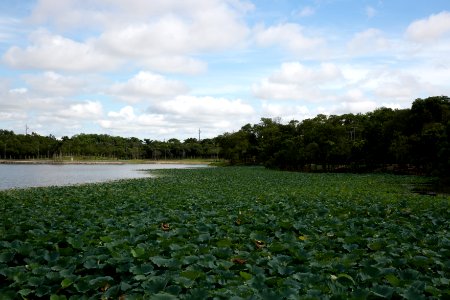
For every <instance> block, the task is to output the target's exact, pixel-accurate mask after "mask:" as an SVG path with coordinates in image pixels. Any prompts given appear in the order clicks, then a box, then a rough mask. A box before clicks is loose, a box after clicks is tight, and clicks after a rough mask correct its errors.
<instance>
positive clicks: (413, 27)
mask: <svg viewBox="0 0 450 300" xmlns="http://www.w3.org/2000/svg"><path fill="white" fill-rule="evenodd" d="M449 34H450V12H448V11H443V12H441V13H438V14H435V15H431V16H429V17H428V18H427V19H421V20H417V21H415V22H413V23H411V24H410V25H409V26H408V28H407V30H406V36H407V37H408V38H409V39H411V40H412V41H414V42H418V43H429V42H433V41H437V40H439V39H440V38H442V37H444V36H446V35H449Z"/></svg>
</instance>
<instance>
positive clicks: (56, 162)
mask: <svg viewBox="0 0 450 300" xmlns="http://www.w3.org/2000/svg"><path fill="white" fill-rule="evenodd" d="M214 162H215V161H214V160H197V159H178V160H140V159H139V160H117V161H115V160H51V159H29V160H28V159H18V160H16V159H2V160H0V164H28V165H32V164H36V165H38V164H39V165H124V164H184V165H209V164H212V163H214Z"/></svg>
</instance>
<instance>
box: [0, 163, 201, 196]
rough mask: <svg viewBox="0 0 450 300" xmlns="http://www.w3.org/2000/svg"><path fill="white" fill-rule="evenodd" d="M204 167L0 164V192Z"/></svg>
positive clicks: (137, 176) (176, 165) (173, 165)
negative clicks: (154, 171)
mask: <svg viewBox="0 0 450 300" xmlns="http://www.w3.org/2000/svg"><path fill="white" fill-rule="evenodd" d="M195 167H206V166H205V165H182V164H124V165H20V164H11V165H8V164H0V190H5V189H11V188H27V187H38V186H54V185H58V186H59V185H73V184H80V183H94V182H105V181H111V180H118V179H130V178H142V177H152V175H151V174H149V172H146V171H144V170H155V169H182V168H195Z"/></svg>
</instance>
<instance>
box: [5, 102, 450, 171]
mask: <svg viewBox="0 0 450 300" xmlns="http://www.w3.org/2000/svg"><path fill="white" fill-rule="evenodd" d="M1 146H3V149H1V150H3V151H0V156H1V157H2V158H3V159H27V158H28V159H29V158H48V159H50V158H55V157H63V156H87V157H104V158H109V159H155V160H158V159H182V158H224V159H227V160H229V161H230V162H231V163H232V164H263V165H265V166H266V167H269V168H277V169H282V170H295V171H297V170H298V171H359V172H360V171H374V170H378V169H386V168H390V169H391V170H393V171H398V172H405V173H417V174H428V175H436V176H443V177H448V176H449V172H450V171H449V170H450V99H449V98H448V97H447V96H435V97H429V98H426V99H420V98H419V99H416V100H415V101H414V102H413V103H412V106H411V108H408V109H390V108H385V107H383V108H379V109H376V110H374V111H372V112H368V113H365V114H343V115H330V116H326V115H322V114H320V115H317V116H316V117H315V118H312V119H305V120H303V121H297V120H292V121H290V122H289V123H287V124H282V123H281V122H280V121H279V120H277V119H270V118H262V119H261V121H260V122H259V123H258V124H253V125H252V124H246V125H244V126H242V128H241V129H240V130H238V131H236V132H232V133H228V132H227V133H224V134H222V135H219V136H217V137H214V138H212V139H203V140H198V139H195V138H190V139H187V140H185V141H183V142H182V141H180V140H178V139H174V138H173V139H169V140H167V141H157V140H151V139H144V140H140V139H138V138H134V137H132V138H124V137H117V136H109V135H105V134H78V135H75V136H73V137H70V138H69V137H67V136H65V137H62V138H61V139H57V138H55V137H54V136H52V135H50V136H41V135H39V134H36V133H32V134H30V135H23V134H15V133H14V132H12V131H8V130H0V147H1Z"/></svg>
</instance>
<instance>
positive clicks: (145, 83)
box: [110, 71, 188, 103]
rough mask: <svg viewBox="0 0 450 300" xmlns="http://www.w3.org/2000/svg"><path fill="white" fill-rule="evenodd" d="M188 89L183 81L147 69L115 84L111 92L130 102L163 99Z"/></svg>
mask: <svg viewBox="0 0 450 300" xmlns="http://www.w3.org/2000/svg"><path fill="white" fill-rule="evenodd" d="M187 91H188V88H187V87H186V86H185V85H184V84H183V83H181V82H178V81H175V80H169V79H166V78H165V77H164V76H161V75H159V74H155V73H151V72H145V71H141V72H139V73H138V74H136V75H135V76H134V77H133V78H131V79H130V80H128V81H127V82H125V83H117V84H114V85H113V86H112V87H111V89H110V92H111V94H113V95H116V96H117V97H119V98H120V99H121V100H123V101H125V102H128V103H138V102H143V101H146V100H147V101H148V100H152V99H158V100H162V99H165V98H168V97H173V96H176V95H179V94H183V93H186V92H187Z"/></svg>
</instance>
